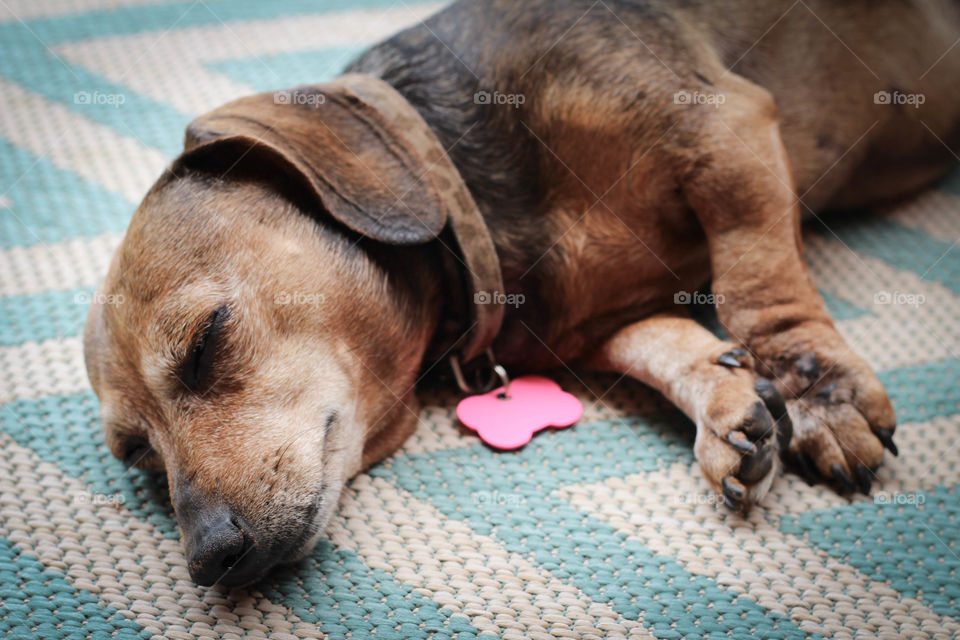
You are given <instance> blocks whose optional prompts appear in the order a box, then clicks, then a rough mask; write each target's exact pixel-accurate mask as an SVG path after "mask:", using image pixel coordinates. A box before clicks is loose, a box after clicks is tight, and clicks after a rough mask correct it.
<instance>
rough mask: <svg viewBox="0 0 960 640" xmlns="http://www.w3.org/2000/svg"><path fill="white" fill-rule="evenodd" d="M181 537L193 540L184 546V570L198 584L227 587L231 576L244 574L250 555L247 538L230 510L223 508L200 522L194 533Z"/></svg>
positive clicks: (230, 582)
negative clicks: (185, 554) (245, 559)
mask: <svg viewBox="0 0 960 640" xmlns="http://www.w3.org/2000/svg"><path fill="white" fill-rule="evenodd" d="M184 535H186V536H189V537H190V538H192V540H191V542H192V544H190V543H188V545H187V546H188V549H190V551H189V554H190V556H189V558H187V567H188V568H189V569H190V575H191V577H193V579H194V580H195V581H196V582H197V584H200V585H204V586H209V585H213V584H217V583H223V584H227V585H229V584H233V583H234V582H235V580H233V579H231V578H233V576H234V575H236V576H239V575H242V574H243V573H245V572H244V571H242V565H243V560H244V556H245V554H246V552H247V551H249V547H248V543H247V538H246V536H245V535H244V531H243V529H242V528H241V526H240V525H239V523H238V522H237V520H236V518H235V517H234V516H233V515H232V514H231V513H230V511H229V509H226V508H225V507H222V508H220V509H218V510H217V512H216V513H213V514H208V515H207V516H206V517H204V518H201V519H200V521H199V522H197V526H195V527H194V529H193V531H190V532H189V533H188V532H186V531H184ZM232 574H233V575H232Z"/></svg>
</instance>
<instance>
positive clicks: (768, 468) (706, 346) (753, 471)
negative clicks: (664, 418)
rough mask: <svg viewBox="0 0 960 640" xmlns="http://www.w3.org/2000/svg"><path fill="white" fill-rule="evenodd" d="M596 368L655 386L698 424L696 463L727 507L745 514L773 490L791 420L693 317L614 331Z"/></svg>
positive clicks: (739, 354) (662, 318) (732, 350)
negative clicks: (745, 511) (780, 447)
mask: <svg viewBox="0 0 960 640" xmlns="http://www.w3.org/2000/svg"><path fill="white" fill-rule="evenodd" d="M594 364H595V365H596V366H597V368H600V369H603V370H609V371H616V372H619V373H624V374H627V375H630V376H632V377H634V378H636V379H638V380H640V381H641V382H644V383H646V384H648V385H650V386H652V387H654V388H656V389H657V390H659V391H660V392H661V393H663V394H664V395H665V396H666V397H667V399H669V400H670V401H671V402H673V403H674V404H675V405H677V407H679V408H680V409H681V410H682V411H683V412H684V413H686V414H687V416H688V417H689V418H690V419H691V420H693V421H694V422H695V423H696V425H697V439H696V444H695V445H694V451H695V453H696V456H697V460H698V462H699V463H700V467H701V469H702V470H703V474H704V476H706V478H707V480H708V481H709V482H710V484H711V485H712V486H713V488H714V489H715V490H716V491H718V492H720V493H722V494H723V496H724V501H725V502H726V503H727V504H728V506H730V507H732V508H734V509H738V510H739V509H743V510H746V509H748V508H749V507H750V506H751V505H753V504H755V503H756V502H757V501H758V500H760V499H761V498H762V497H763V496H764V494H766V492H767V491H768V490H769V488H770V485H771V483H772V482H773V479H774V477H775V476H776V474H777V471H778V469H779V457H778V455H777V452H778V450H779V446H780V445H779V444H778V440H779V441H780V443H784V444H785V442H786V441H787V440H789V438H790V422H789V417H786V416H785V415H784V414H785V411H786V410H785V408H784V404H783V398H782V397H781V396H780V394H779V393H778V392H777V391H776V389H774V388H773V386H772V385H771V384H770V383H769V381H767V380H762V379H761V380H759V381H758V382H756V383H755V377H754V374H753V371H752V370H751V365H752V361H751V358H750V356H749V355H748V354H747V353H746V352H745V351H744V350H743V349H740V348H738V347H737V346H736V345H734V344H731V343H728V342H723V341H721V340H719V339H717V338H716V337H715V336H714V335H713V334H712V333H710V332H709V331H707V330H706V329H704V328H703V327H702V326H700V325H699V324H698V323H697V322H695V321H693V320H691V319H690V318H688V317H682V316H679V315H673V314H670V315H656V316H652V317H650V318H647V319H645V320H642V321H640V322H637V323H634V324H632V325H629V326H627V327H625V328H623V329H621V330H620V331H619V332H617V333H616V334H615V335H614V336H613V337H612V338H611V339H610V340H609V341H608V342H607V343H606V344H605V345H604V346H603V347H602V348H601V350H600V353H599V355H598V357H597V359H596V361H595V362H594Z"/></svg>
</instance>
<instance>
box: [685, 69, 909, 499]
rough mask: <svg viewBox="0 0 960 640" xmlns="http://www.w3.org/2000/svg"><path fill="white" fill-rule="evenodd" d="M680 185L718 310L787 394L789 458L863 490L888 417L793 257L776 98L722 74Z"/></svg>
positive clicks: (885, 439)
mask: <svg viewBox="0 0 960 640" xmlns="http://www.w3.org/2000/svg"><path fill="white" fill-rule="evenodd" d="M728 78H729V80H728V82H727V86H726V87H725V88H724V92H725V95H726V101H725V103H724V104H723V105H722V107H721V108H718V109H715V110H714V111H715V113H713V114H711V115H710V116H709V118H708V121H707V122H706V123H704V124H703V135H702V140H701V150H702V158H701V160H700V161H698V162H695V163H691V165H690V166H691V169H690V171H689V173H688V174H687V175H686V176H685V180H684V185H683V190H684V193H685V195H686V197H687V199H688V201H689V202H690V204H691V206H692V207H693V208H694V210H695V211H696V213H697V216H698V218H699V219H700V222H701V224H702V225H703V227H704V230H705V232H706V236H707V240H708V243H709V249H710V260H711V268H712V271H713V290H714V293H715V296H716V301H717V312H718V315H719V318H720V321H721V322H722V324H723V326H724V328H725V329H726V330H727V331H728V333H729V334H730V335H731V337H732V338H733V339H734V340H736V341H737V342H739V343H741V344H743V345H745V346H746V347H747V349H748V350H749V351H750V352H751V354H752V355H753V356H754V357H755V358H756V359H757V365H758V372H759V373H760V374H761V375H763V376H765V377H768V378H770V379H771V380H772V381H773V382H774V384H775V385H776V386H777V388H778V389H779V390H780V391H781V392H782V393H783V395H784V396H785V397H786V398H787V405H788V408H789V410H790V414H791V416H792V418H793V423H794V439H793V441H792V443H791V449H790V454H791V457H792V459H794V460H795V461H796V462H797V463H798V465H799V466H800V467H801V470H802V471H804V472H805V474H806V475H807V476H808V479H812V478H815V477H817V476H822V477H824V478H828V479H831V480H833V481H834V482H835V483H836V484H837V485H838V486H839V487H840V488H841V489H843V490H852V489H854V488H855V485H854V482H856V487H858V488H859V489H860V490H862V491H864V492H868V491H869V490H870V484H871V479H872V476H873V469H875V468H876V467H877V465H879V464H880V462H881V461H882V459H883V447H884V445H886V446H887V447H888V448H890V449H891V451H894V452H895V450H896V448H895V446H894V445H893V442H892V440H891V436H892V434H893V429H894V426H895V423H896V416H895V414H894V411H893V408H892V406H891V404H890V401H889V399H888V398H887V394H886V391H885V390H884V388H883V385H882V384H881V383H880V381H879V380H878V379H877V377H876V375H875V374H874V373H873V371H872V370H871V368H870V367H869V365H867V363H866V362H864V361H863V360H862V359H861V358H860V357H858V356H857V355H856V354H855V353H854V352H853V351H852V350H851V349H850V348H849V347H848V346H847V344H846V342H845V341H844V340H843V338H842V337H841V336H840V334H839V333H838V332H837V330H836V329H835V327H834V325H833V323H832V321H831V320H830V317H829V316H828V315H827V312H826V309H825V307H824V305H823V301H822V300H821V298H820V296H819V294H818V293H817V291H816V289H815V288H814V284H813V281H812V279H811V277H810V274H809V273H808V271H807V268H806V265H805V264H804V262H803V260H802V257H801V239H800V207H801V205H800V202H799V200H798V198H797V197H796V195H795V193H794V187H793V178H792V175H791V171H790V167H789V162H788V159H787V154H786V150H785V148H784V146H783V142H782V141H781V138H780V132H779V128H778V125H777V120H776V109H775V106H774V104H773V101H772V98H771V97H770V96H769V94H767V93H766V92H765V91H763V90H762V89H760V88H758V87H756V86H755V85H752V84H750V83H749V82H747V81H745V80H743V79H742V78H741V79H738V78H737V77H736V76H728Z"/></svg>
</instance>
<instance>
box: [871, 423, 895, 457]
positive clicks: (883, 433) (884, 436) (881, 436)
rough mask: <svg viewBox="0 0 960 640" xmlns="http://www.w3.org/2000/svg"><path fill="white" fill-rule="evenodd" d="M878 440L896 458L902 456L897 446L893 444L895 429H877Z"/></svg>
mask: <svg viewBox="0 0 960 640" xmlns="http://www.w3.org/2000/svg"><path fill="white" fill-rule="evenodd" d="M876 436H877V439H878V440H880V442H882V443H883V446H884V447H886V448H887V450H888V451H889V452H890V453H892V454H893V455H895V456H898V455H900V451H899V450H898V449H897V445H895V444H894V443H893V429H877V433H876Z"/></svg>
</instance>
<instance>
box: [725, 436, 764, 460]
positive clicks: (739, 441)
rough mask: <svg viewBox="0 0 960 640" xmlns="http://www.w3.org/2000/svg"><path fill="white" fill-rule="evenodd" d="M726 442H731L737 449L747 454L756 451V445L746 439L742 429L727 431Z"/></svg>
mask: <svg viewBox="0 0 960 640" xmlns="http://www.w3.org/2000/svg"><path fill="white" fill-rule="evenodd" d="M727 442H729V443H730V444H732V445H733V446H734V448H736V449H737V450H738V451H742V452H744V453H746V454H748V455H752V454H754V453H756V452H757V446H756V445H755V444H753V443H752V442H750V441H749V440H747V436H745V435H744V434H743V432H742V431H731V432H730V433H728V434H727Z"/></svg>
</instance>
